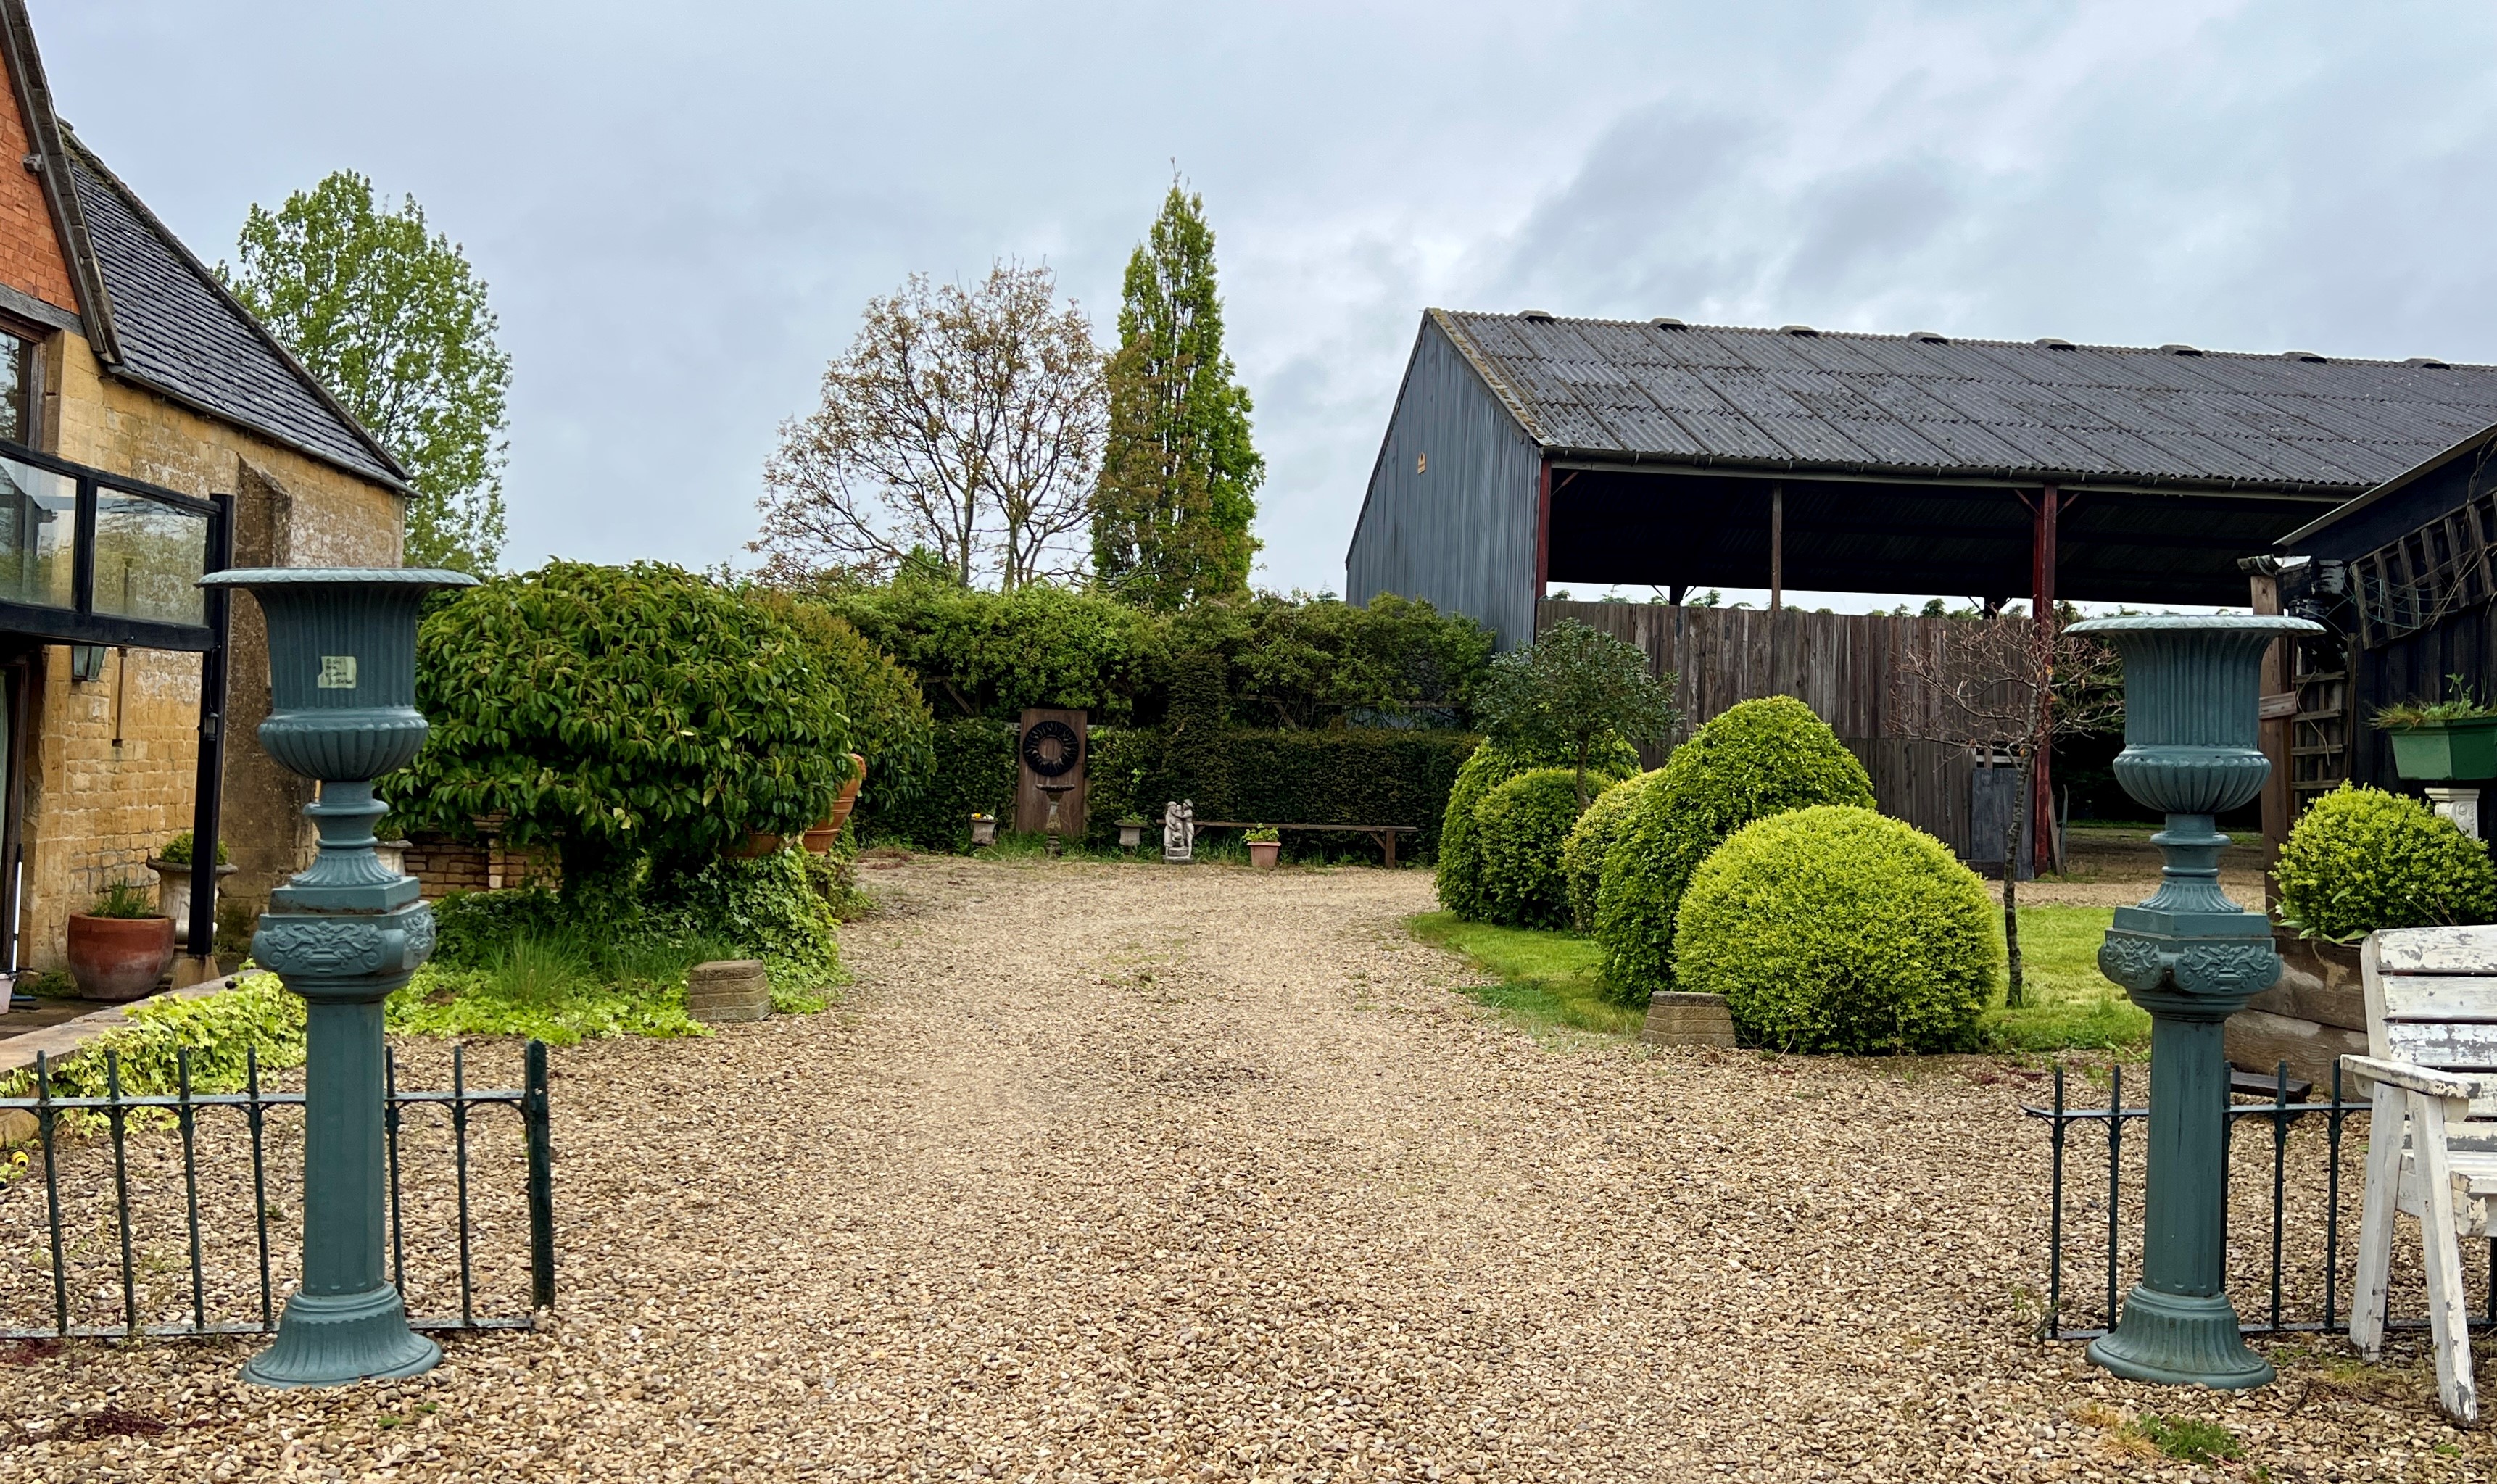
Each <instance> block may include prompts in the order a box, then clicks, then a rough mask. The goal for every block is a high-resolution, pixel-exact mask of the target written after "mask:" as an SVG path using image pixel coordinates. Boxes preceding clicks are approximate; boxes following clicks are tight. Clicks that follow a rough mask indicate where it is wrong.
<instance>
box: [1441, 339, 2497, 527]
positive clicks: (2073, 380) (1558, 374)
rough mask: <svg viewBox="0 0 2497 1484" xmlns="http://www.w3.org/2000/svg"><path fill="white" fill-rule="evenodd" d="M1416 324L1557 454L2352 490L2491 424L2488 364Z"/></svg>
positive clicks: (1802, 468) (2158, 484) (2495, 378)
mask: <svg viewBox="0 0 2497 1484" xmlns="http://www.w3.org/2000/svg"><path fill="white" fill-rule="evenodd" d="M1431 315H1432V317H1433V318H1434V320H1436V321H1437V322H1438V325H1439V326H1440V328H1441V329H1442V330H1444V331H1445V332H1447V333H1448V335H1449V338H1450V339H1451V340H1453V341H1454V342H1455V344H1456V345H1457V347H1458V349H1459V350H1460V351H1462V352H1463V353H1464V354H1465V355H1466V356H1467V357H1468V358H1469V359H1470V360H1471V362H1472V363H1473V365H1474V368H1475V369H1476V370H1477V371H1478V372H1480V373H1481V374H1482V376H1483V378H1484V380H1485V381H1486V382H1488V383H1489V384H1490V385H1491V387H1492V389H1493V390H1494V391H1495V392H1496V393H1498V394H1499V395H1500V396H1501V399H1502V400H1503V401H1505V402H1506V403H1507V405H1508V408H1509V411H1510V413H1511V414H1512V415H1513V416H1514V417H1515V418H1516V419H1517V421H1518V423H1519V425H1520V426H1522V427H1524V429H1525V430H1526V431H1527V433H1528V434H1529V435H1530V436H1532V437H1533V438H1535V439H1536V440H1538V441H1539V442H1541V443H1542V444H1544V445H1545V446H1546V448H1547V450H1548V451H1551V452H1555V453H1560V454H1563V455H1565V456H1566V455H1582V456H1588V457H1596V458H1601V457H1627V458H1634V459H1637V460H1639V461H1648V460H1655V461H1659V462H1665V463H1681V464H1686V465H1698V466H1712V465H1717V466H1722V465H1732V466H1737V467H1752V468H1767V469H1781V470H1791V471H1794V472H1798V473H1801V472H1809V471H1826V472H1846V473H1864V472H1869V471H1877V470H1878V471H1889V472H1898V473H1906V474H1914V475H1920V476H1929V477H1937V478H1948V477H1967V478H1998V479H2011V480H2018V481H2024V482H2028V481H2047V480H2053V481H2061V482H2066V483H2090V482H2097V483H2105V484H2118V485H2137V486H2147V487H2152V488H2174V489H2299V490H2314V491H2318V492H2328V491H2348V492H2352V493H2355V492H2356V491H2358V490H2362V489H2368V488H2369V487H2372V486H2374V485H2377V484H2379V483H2382V482H2383V481H2385V480H2387V479H2391V478H2393V477H2394V476H2396V475H2398V474H2400V473H2402V472H2403V471H2404V470H2406V469H2409V468H2411V467H2413V466H2414V465H2417V464H2418V463H2419V462H2420V461H2421V460H2423V459H2426V458H2431V457H2432V456H2434V455H2436V454H2439V453H2441V452H2443V451H2444V450H2446V449H2448V448H2450V447H2451V446H2452V445H2453V444H2454V443H2455V442H2456V441H2457V440H2459V439H2462V438H2464V437H2466V436H2468V435H2470V434H2472V433H2475V432H2478V431H2479V430H2481V428H2484V427H2487V426H2489V425H2490V424H2491V423H2497V366H2486V365H2448V364H2444V363H2436V362H2386V361H2355V360H2346V359H2341V358H2330V359H2327V358H2323V357H2316V356H2304V355H2301V354H2299V353H2289V354H2284V355H2257V354H2241V353H2235V352H2220V351H2196V350H2193V349H2192V348H2190V347H2181V346H2171V347H2164V348H2161V349H2156V350H2152V349H2144V348H2138V347H2127V346H2103V345H2078V346H2065V345H2062V344H2061V342H2056V343H2053V344H2047V343H2038V344H2022V343H2018V342H2013V341H2004V340H1961V339H1945V338H1944V337H1942V336H1938V335H1937V336H1930V337H1927V336H1921V335H1881V334H1859V333H1854V332H1837V331H1821V332H1797V330H1799V329H1800V327H1796V328H1795V329H1789V330H1756V329H1739V328H1730V327H1724V326H1696V325H1694V326H1677V325H1674V324H1671V323H1662V324H1659V323H1656V322H1626V321H1618V320H1586V319H1561V318H1555V317H1552V316H1548V315H1539V314H1478V313H1468V312H1460V311H1449V310H1440V309H1434V310H1432V311H1431Z"/></svg>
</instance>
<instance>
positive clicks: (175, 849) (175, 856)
mask: <svg viewBox="0 0 2497 1484" xmlns="http://www.w3.org/2000/svg"><path fill="white" fill-rule="evenodd" d="M156 859H158V860H160V861H162V862H164V863H165V864H166V865H168V866H188V865H190V864H191V832H190V831H188V830H185V831H183V832H182V833H181V834H179V835H176V836H174V837H173V838H172V839H169V840H167V841H166V842H165V848H164V849H162V850H159V851H157V852H156ZM217 864H218V865H219V866H223V865H225V864H226V842H225V841H224V840H223V839H219V840H218V841H217Z"/></svg>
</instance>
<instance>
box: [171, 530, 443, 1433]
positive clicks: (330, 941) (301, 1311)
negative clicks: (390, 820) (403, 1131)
mask: <svg viewBox="0 0 2497 1484" xmlns="http://www.w3.org/2000/svg"><path fill="white" fill-rule="evenodd" d="M476 581H477V580H476V579H475V578H473V577H470V576H468V575H466V574H465V573H460V572H442V571H431V570H427V569H411V568H395V567H392V568H245V569H241V570H237V571H230V572H218V573H212V574H210V575H209V576H207V577H205V578H203V579H201V582H202V584H204V585H216V586H225V587H240V588H243V589H244V590H246V591H248V592H250V593H251V594H252V595H253V596H254V597H256V598H258V599H259V600H260V608H261V613H262V615H263V616H264V617H266V618H267V620H268V624H269V692H270V707H269V719H268V720H267V721H264V722H262V723H261V724H260V742H261V745H262V746H264V747H266V748H267V749H269V756H270V757H273V758H275V759H276V760H277V761H278V762H279V763H280V764H282V765H284V766H285V767H287V768H288V769H291V770H292V771H294V772H296V773H299V774H304V775H305V776H307V777H312V778H317V779H319V780H320V781H321V797H320V798H319V799H318V800H317V801H316V802H314V803H313V804H312V805H308V806H307V807H306V808H305V809H304V811H303V812H304V813H305V814H307V815H309V816H311V819H312V823H313V825H314V827H315V828H316V829H318V830H319V832H320V836H321V849H320V854H319V855H318V856H316V857H315V858H314V860H313V862H312V864H311V866H309V867H308V868H305V869H304V870H302V871H300V872H299V873H298V874H297V875H296V876H295V878H294V879H293V880H291V881H289V882H288V883H287V884H286V885H284V886H281V887H279V888H278V889H277V890H276V891H274V892H272V893H270V894H269V911H267V912H265V913H263V914H262V915H261V919H260V929H259V931H257V932H255V933H254V934H253V935H252V940H251V956H252V958H253V959H254V960H255V961H257V962H258V963H261V964H263V965H265V966H266V967H269V968H270V969H273V970H275V971H276V973H277V976H278V978H279V979H281V980H283V981H284V982H285V985H286V987H287V988H288V989H290V990H292V991H294V992H295V993H296V994H298V995H302V996H303V998H304V999H305V1000H306V1001H307V1004H308V1011H307V1015H306V1024H305V1041H306V1044H307V1053H308V1055H307V1059H306V1061H305V1065H304V1074H303V1282H302V1285H301V1286H300V1287H299V1288H298V1289H297V1290H296V1291H295V1293H294V1294H293V1295H291V1296H290V1297H289V1298H288V1299H287V1301H286V1312H285V1315H284V1317H282V1318H281V1319H280V1320H279V1321H278V1326H277V1339H276V1340H275V1342H272V1343H271V1344H270V1345H269V1348H268V1349H266V1350H263V1351H262V1352H260V1354H258V1355H256V1356H254V1357H252V1359H251V1360H250V1361H249V1362H248V1363H247V1364H246V1365H244V1367H243V1368H242V1377H243V1379H244V1380H246V1381H251V1382H254V1383H256V1384H259V1385H263V1386H329V1385H336V1384H339V1383H341V1382H346V1381H355V1380H363V1379H365V1378H368V1377H392V1376H406V1375H415V1374H417V1373H420V1372H424V1371H429V1370H431V1369H432V1368H433V1366H434V1363H435V1362H437V1361H439V1360H440V1359H441V1358H442V1350H441V1347H440V1346H438V1345H436V1344H435V1343H434V1342H432V1341H430V1340H427V1339H426V1338H424V1337H423V1336H421V1335H418V1334H416V1333H415V1332H414V1331H412V1330H410V1329H409V1328H408V1327H407V1310H406V1306H405V1304H404V1303H403V1301H402V1299H401V1297H400V1294H399V1291H398V1289H397V1288H396V1287H395V1286H394V1285H393V1284H392V1283H391V1282H390V1280H389V1279H387V1278H385V1277H384V1276H383V1268H382V1236H383V1226H382V1213H383V1206H382V1179H383V1166H382V1121H383V1119H382V1115H383V1097H384V1089H383V1058H384V1050H383V1044H382V1000H383V999H384V998H385V997H386V996H387V995H389V994H390V992H391V991H393V990H395V989H397V988H398V987H399V986H400V985H403V984H405V983H407V981H408V978H409V976H411V975H412V974H414V973H415V972H416V969H417V966H418V965H419V964H421V963H424V962H425V961H426V959H427V958H428V957H429V956H431V954H432V952H433V912H432V909H431V908H429V907H427V905H426V904H425V903H424V902H423V901H422V900H419V889H418V886H417V882H416V880H415V878H414V877H412V876H404V875H400V874H399V873H398V872H396V871H394V870H390V869H388V868H385V867H383V865H382V864H381V862H380V860H379V859H378V858H376V857H375V855H374V853H373V845H374V839H373V823H374V821H376V820H378V819H380V818H381V816H382V815H383V814H384V813H385V812H387V811H388V808H389V806H388V805H385V804H383V803H382V801H380V800H379V799H376V798H374V797H373V783H372V780H373V779H375V778H377V777H379V776H381V775H382V774H386V773H389V772H391V771H392V770H393V769H395V768H399V767H403V766H405V765H406V763H407V762H408V760H409V759H411V758H413V757H415V756H416V751H417V748H419V747H420V746H422V745H424V743H425V734H426V730H427V728H426V720H425V716H424V715H423V713H421V712H419V711H418V710H416V618H417V607H418V605H419V604H420V603H421V602H423V600H424V598H425V595H426V594H427V593H428V592H431V591H433V590H434V589H436V588H441V587H466V586H473V585H475V584H476Z"/></svg>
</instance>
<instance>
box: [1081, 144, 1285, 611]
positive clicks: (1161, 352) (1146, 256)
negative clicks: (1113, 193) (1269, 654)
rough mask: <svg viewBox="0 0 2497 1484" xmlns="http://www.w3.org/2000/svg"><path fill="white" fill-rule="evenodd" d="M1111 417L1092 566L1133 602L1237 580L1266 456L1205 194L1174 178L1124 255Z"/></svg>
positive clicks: (1218, 592)
mask: <svg viewBox="0 0 2497 1484" xmlns="http://www.w3.org/2000/svg"><path fill="white" fill-rule="evenodd" d="M1109 393H1110V429H1109V436H1108V439H1107V442H1106V443H1105V445H1104V447H1103V449H1102V456H1101V480H1100V484H1099V486H1098V487H1097V488H1096V489H1094V491H1093V496H1092V569H1093V572H1094V574H1095V575H1096V576H1097V577H1098V578H1099V579H1100V581H1101V584H1102V585H1103V586H1105V587H1107V588H1109V589H1110V590H1111V591H1112V592H1115V593H1117V594H1118V595H1120V596H1121V597H1122V598H1124V599H1126V600H1127V601H1128V602H1131V603H1134V604H1136V605H1137V606H1139V607H1142V608H1152V609H1160V610H1163V611H1172V610H1176V609H1180V608H1184V607H1185V606H1186V605H1188V604H1189V603H1192V602H1195V601H1197V600H1199V599H1202V598H1211V597H1220V596H1224V595H1226V594H1230V593H1238V592H1246V591H1247V590H1248V588H1249V561H1250V559H1251V558H1253V557H1254V556H1255V555H1256V553H1257V548H1258V546H1259V544H1260V543H1259V542H1258V541H1257V539H1256V538H1255V537H1254V536H1251V535H1249V521H1251V520H1253V519H1254V518H1255V516H1256V514H1257V487H1258V485H1259V484H1261V483H1262V482H1263V481H1264V480H1265V477H1266V460H1264V459H1263V458H1259V457H1257V450H1256V449H1255V448H1254V447H1253V446H1252V445H1251V444H1250V442H1249V393H1248V389H1246V388H1244V387H1242V386H1241V385H1240V383H1239V382H1238V381H1237V380H1235V379H1234V377H1233V374H1232V365H1231V358H1230V357H1229V356H1227V355H1225V354H1223V350H1222V301H1221V299H1220V297H1219V296H1218V295H1217V292H1216V289H1215V282H1214V231H1213V229H1212V228H1210V227H1208V226H1207V225H1206V224H1205V199H1204V198H1203V197H1202V196H1191V195H1188V194H1187V193H1186V192H1185V191H1183V190H1181V188H1180V186H1179V183H1178V182H1177V181H1173V182H1172V184H1171V189H1170V195H1169V197H1168V198H1166V199H1165V200H1164V201H1163V203H1162V212H1161V215H1160V216H1159V217H1157V218H1155V220H1154V227H1153V233H1152V235H1151V236H1150V237H1148V238H1147V239H1146V240H1145V242H1144V243H1143V244H1141V245H1140V246H1138V247H1137V248H1136V252H1135V256H1133V257H1132V258H1129V259H1128V260H1127V277H1126V282H1125V285H1124V286H1123V288H1122V292H1121V303H1120V306H1119V352H1118V354H1117V355H1116V356H1115V357H1113V358H1112V360H1111V362H1110V366H1109Z"/></svg>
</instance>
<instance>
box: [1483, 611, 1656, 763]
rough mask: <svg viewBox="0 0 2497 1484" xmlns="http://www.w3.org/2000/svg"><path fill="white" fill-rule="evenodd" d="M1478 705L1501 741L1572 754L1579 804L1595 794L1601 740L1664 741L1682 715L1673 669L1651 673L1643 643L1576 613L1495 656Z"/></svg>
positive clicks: (1557, 754) (1491, 731) (1489, 733)
mask: <svg viewBox="0 0 2497 1484" xmlns="http://www.w3.org/2000/svg"><path fill="white" fill-rule="evenodd" d="M1475 706H1476V709H1477V710H1480V712H1481V713H1482V726H1483V732H1484V734H1485V735H1487V736H1488V737H1490V738H1491V740H1492V741H1494V742H1499V743H1500V744H1501V746H1503V747H1511V748H1516V749H1518V750H1520V751H1528V752H1536V753H1540V754H1544V755H1548V756H1553V757H1559V758H1565V759H1567V760H1568V763H1569V766H1570V767H1571V769H1572V770H1573V774H1572V776H1573V778H1574V780H1575V786H1576V789H1577V796H1578V804H1579V805H1580V806H1581V807H1584V806H1585V805H1587V804H1588V803H1589V802H1590V800H1591V798H1592V794H1591V792H1590V790H1589V789H1588V786H1587V764H1588V761H1589V759H1591V758H1593V757H1594V756H1595V754H1596V749H1597V748H1598V747H1600V746H1601V745H1602V744H1603V743H1605V742H1633V743H1636V742H1648V743H1658V742H1663V741H1664V740H1665V739H1666V738H1668V737H1670V736H1672V735H1673V729H1674V728H1675V727H1676V726H1678V725H1679V724H1680V723H1681V720H1682V716H1681V713H1680V712H1678V711H1676V710H1674V709H1673V677H1672V676H1670V675H1666V676H1652V675H1650V674H1648V668H1647V656H1646V655H1645V654H1644V653H1641V652H1640V651H1639V649H1638V647H1637V646H1635V645H1629V644H1625V643H1623V642H1622V641H1621V640H1618V639H1615V638H1614V637H1613V636H1612V635H1610V634H1606V633H1603V632H1602V631H1600V630H1598V629H1596V628H1593V627H1590V626H1589V625H1587V624H1584V623H1580V622H1579V621H1577V620H1576V619H1574V618H1564V619H1562V620H1561V621H1560V622H1558V623H1556V624H1554V625H1552V626H1551V627H1550V628H1548V629H1545V630H1544V631H1542V632H1541V633H1539V634H1537V635H1535V636H1534V642H1533V643H1532V644H1528V645H1521V646H1520V647H1517V648H1514V649H1511V650H1510V651H1508V652H1507V653H1506V654H1503V655H1501V657H1500V658H1498V659H1496V660H1493V661H1492V662H1491V675H1490V677H1489V679H1486V680H1485V681H1484V682H1483V685H1482V689H1481V692H1480V694H1479V695H1478V697H1477V698H1476V701H1475Z"/></svg>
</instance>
